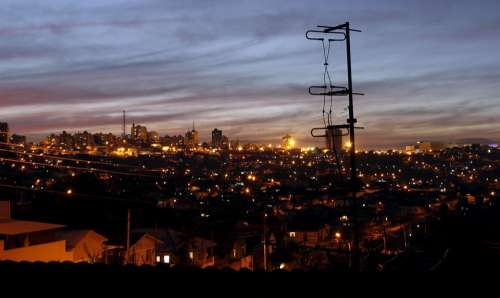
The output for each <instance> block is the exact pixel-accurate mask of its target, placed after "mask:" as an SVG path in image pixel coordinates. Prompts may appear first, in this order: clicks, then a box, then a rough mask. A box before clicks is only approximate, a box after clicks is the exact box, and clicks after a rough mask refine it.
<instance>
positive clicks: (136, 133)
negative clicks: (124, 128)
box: [130, 123, 148, 143]
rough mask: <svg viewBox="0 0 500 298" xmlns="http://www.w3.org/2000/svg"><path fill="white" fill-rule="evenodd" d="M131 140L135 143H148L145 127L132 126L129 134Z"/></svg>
mask: <svg viewBox="0 0 500 298" xmlns="http://www.w3.org/2000/svg"><path fill="white" fill-rule="evenodd" d="M130 134H131V137H132V140H133V141H136V142H141V143H146V142H147V141H148V129H147V128H146V126H142V125H135V123H133V124H132V130H131V132H130Z"/></svg>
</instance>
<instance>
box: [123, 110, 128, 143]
mask: <svg viewBox="0 0 500 298" xmlns="http://www.w3.org/2000/svg"><path fill="white" fill-rule="evenodd" d="M126 136H127V127H126V124H125V110H124V111H123V133H122V137H123V138H124V139H125V137H126Z"/></svg>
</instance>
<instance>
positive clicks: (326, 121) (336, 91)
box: [306, 22, 364, 271]
mask: <svg viewBox="0 0 500 298" xmlns="http://www.w3.org/2000/svg"><path fill="white" fill-rule="evenodd" d="M351 32H361V30H356V29H351V27H350V24H349V22H346V23H344V24H340V25H337V26H333V27H332V26H317V27H316V28H314V29H311V30H308V31H307V32H306V39H308V40H316V41H321V43H322V45H323V56H324V63H323V66H324V73H323V85H316V86H311V87H309V94H310V95H315V96H323V111H322V112H323V125H324V126H323V127H318V128H313V129H311V135H312V136H313V137H326V138H327V140H328V138H329V137H330V138H332V139H333V138H335V137H341V136H347V135H349V141H350V142H349V143H350V147H349V148H348V149H349V152H350V166H351V173H350V174H351V175H350V176H351V178H350V180H351V196H352V205H351V206H352V223H353V229H352V230H353V244H354V245H353V246H354V247H353V251H354V255H353V259H352V267H353V269H354V270H355V271H360V269H361V268H360V259H361V255H360V247H359V226H358V200H357V195H356V194H357V191H358V187H359V184H358V182H357V169H356V145H355V144H356V142H355V137H354V131H355V129H358V128H362V127H355V124H356V123H357V119H356V118H355V117H354V106H353V97H354V95H364V94H363V93H358V92H354V91H353V88H352V69H351ZM333 42H345V44H346V60H347V61H346V63H347V86H338V85H334V84H333V80H332V76H331V74H330V71H329V69H328V66H329V64H328V61H329V58H330V50H331V44H332V43H333ZM336 96H347V97H348V106H347V108H348V111H349V115H348V118H347V121H346V123H345V124H334V121H333V116H334V115H333V98H334V97H336ZM327 99H329V100H330V108H329V110H328V111H325V108H326V102H327ZM317 130H323V131H324V134H321V135H316V134H314V132H315V131H317ZM329 142H330V140H329ZM332 149H333V150H332V151H333V152H334V153H335V158H336V160H337V166H338V171H339V175H340V176H341V175H342V172H341V170H340V162H339V158H338V153H337V152H336V151H337V150H336V149H335V145H333V146H332Z"/></svg>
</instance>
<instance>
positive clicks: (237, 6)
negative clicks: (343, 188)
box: [0, 0, 500, 148]
mask: <svg viewBox="0 0 500 298" xmlns="http://www.w3.org/2000/svg"><path fill="white" fill-rule="evenodd" d="M498 11H500V2H499V1H493V0H492V1H488V0H478V1H465V0H453V1H451V0H450V1H442V0H433V1H428V0H419V1H409V0H408V1H402V0H394V1H391V0H380V1H372V0H370V1H368V0H366V1H359V0H349V1H343V0H342V1H339V0H327V1H313V0H305V1H298V0H297V1H292V0H282V1H273V0H266V1H260V0H251V1H243V0H239V1H238V0H227V1H226V0H218V1H206V0H199V1H193V0H182V1H181V0H176V1H172V0H86V1H78V0H39V1H35V0H2V5H1V7H0V121H5V122H8V123H9V125H10V128H11V131H12V132H14V133H19V134H24V135H28V136H29V137H31V138H32V139H34V140H35V139H37V138H40V137H41V136H43V135H46V134H48V133H50V132H60V131H62V130H66V131H70V132H76V131H84V130H87V131H91V132H98V131H103V132H114V133H120V132H121V127H122V126H121V119H122V118H121V117H122V111H123V110H126V111H127V122H128V124H129V126H130V125H131V123H132V121H134V122H135V123H137V124H143V125H146V126H147V127H148V129H150V130H156V131H158V132H159V133H160V134H162V135H163V134H169V135H173V134H184V133H185V132H186V131H187V130H188V129H190V128H191V125H192V121H193V120H194V121H195V125H196V129H197V130H199V131H200V133H201V138H202V140H209V134H210V131H211V130H212V129H213V128H215V127H217V128H219V129H222V130H223V132H224V134H225V135H227V136H228V137H229V138H230V139H239V140H241V141H251V142H262V143H269V142H270V143H279V142H280V141H281V137H282V136H284V135H285V134H287V133H288V134H292V135H294V136H295V137H296V138H297V140H298V144H299V145H301V146H307V145H314V144H320V143H321V142H322V140H321V139H317V138H312V137H311V136H310V133H309V131H310V129H311V128H313V127H321V126H322V125H323V121H322V112H321V111H322V105H323V99H322V98H321V97H314V96H309V95H308V93H307V88H308V87H309V86H310V85H318V84H322V80H323V53H322V46H321V42H318V41H309V40H306V39H305V37H304V34H305V31H306V30H308V29H312V28H314V27H315V26H316V25H337V24H340V23H344V22H346V21H349V22H350V23H351V24H352V27H354V28H357V29H361V30H362V31H363V32H362V33H353V34H352V42H351V46H352V69H353V85H354V89H355V90H356V91H359V92H363V93H365V94H366V95H365V96H362V97H360V96H359V97H355V99H354V100H355V102H354V109H355V114H356V117H357V118H358V124H359V125H360V126H363V127H364V129H363V130H359V133H358V134H357V143H358V145H359V146H360V147H361V148H390V147H397V146H401V145H404V144H406V143H412V142H415V141H417V140H431V141H444V142H452V141H457V140H461V139H466V138H469V139H470V138H486V139H490V140H493V141H498V140H500V116H499V115H500V95H499V91H500V54H499V53H500V52H499V48H500V18H499V17H498ZM330 69H331V71H332V73H333V79H334V82H335V84H338V85H345V84H346V74H345V70H346V66H345V44H343V43H335V44H333V45H332V54H331V56H330ZM346 106H347V99H346V98H343V97H338V98H335V101H334V105H333V108H334V115H335V116H334V119H335V120H334V121H335V122H337V123H342V122H344V121H345V117H346V111H345V108H346Z"/></svg>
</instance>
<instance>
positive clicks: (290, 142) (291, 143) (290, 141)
mask: <svg viewBox="0 0 500 298" xmlns="http://www.w3.org/2000/svg"><path fill="white" fill-rule="evenodd" d="M281 144H282V147H283V148H284V149H287V150H289V149H293V148H295V139H294V138H293V137H292V136H291V135H289V134H287V135H286V136H284V137H283V138H281Z"/></svg>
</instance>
